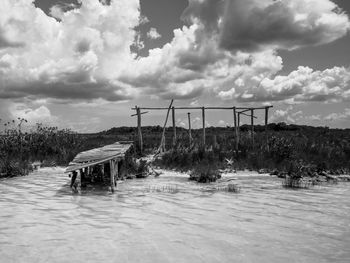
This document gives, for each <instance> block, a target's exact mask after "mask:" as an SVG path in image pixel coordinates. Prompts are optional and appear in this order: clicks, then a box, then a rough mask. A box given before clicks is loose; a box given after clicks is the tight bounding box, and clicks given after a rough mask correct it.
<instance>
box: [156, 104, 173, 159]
mask: <svg viewBox="0 0 350 263" xmlns="http://www.w3.org/2000/svg"><path fill="white" fill-rule="evenodd" d="M173 102H174V100H171V102H170V105H169V108H168V111H167V113H166V118H165V122H164V126H163V133H162V139H161V141H160V146H159V149H158V152H163V151H165V129H166V124H167V123H168V118H169V113H170V110H171V107H172V106H173Z"/></svg>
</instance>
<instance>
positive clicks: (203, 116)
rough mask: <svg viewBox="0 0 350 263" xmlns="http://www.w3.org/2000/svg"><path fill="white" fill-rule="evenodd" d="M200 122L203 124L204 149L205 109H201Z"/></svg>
mask: <svg viewBox="0 0 350 263" xmlns="http://www.w3.org/2000/svg"><path fill="white" fill-rule="evenodd" d="M202 122H203V148H204V149H205V108H204V107H202Z"/></svg>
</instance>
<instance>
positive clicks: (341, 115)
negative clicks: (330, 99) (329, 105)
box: [324, 108, 350, 121]
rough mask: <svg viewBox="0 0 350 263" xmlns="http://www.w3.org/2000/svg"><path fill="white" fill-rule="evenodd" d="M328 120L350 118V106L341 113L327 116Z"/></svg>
mask: <svg viewBox="0 0 350 263" xmlns="http://www.w3.org/2000/svg"><path fill="white" fill-rule="evenodd" d="M324 119H325V120H327V121H339V120H349V119H350V108H346V109H345V111H344V112H340V113H336V112H334V113H331V114H329V115H327V116H326V117H325V118H324Z"/></svg>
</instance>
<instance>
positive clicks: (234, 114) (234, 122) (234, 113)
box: [233, 107, 238, 153]
mask: <svg viewBox="0 0 350 263" xmlns="http://www.w3.org/2000/svg"><path fill="white" fill-rule="evenodd" d="M233 125H234V127H235V150H236V153H238V129H237V115H236V108H235V107H233Z"/></svg>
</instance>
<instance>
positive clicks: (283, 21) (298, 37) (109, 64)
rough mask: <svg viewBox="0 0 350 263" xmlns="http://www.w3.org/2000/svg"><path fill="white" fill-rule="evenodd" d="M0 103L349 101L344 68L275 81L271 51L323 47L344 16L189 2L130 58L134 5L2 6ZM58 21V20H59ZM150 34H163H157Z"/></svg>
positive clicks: (28, 0)
mask: <svg viewBox="0 0 350 263" xmlns="http://www.w3.org/2000/svg"><path fill="white" fill-rule="evenodd" d="M0 7H1V16H0V98H7V99H13V98H24V97H26V98H33V99H37V98H45V97H50V98H55V99H62V100H68V99H75V100H85V101H91V100H94V99H99V98H101V99H103V100H109V101H120V100H128V99H131V98H134V97H135V96H138V95H152V96H157V97H160V98H163V99H168V98H175V99H192V100H195V99H196V98H198V97H200V96H202V95H203V94H206V95H208V96H209V97H210V96H211V97H214V96H216V97H218V98H220V99H225V100H237V101H239V102H252V101H260V102H269V101H282V100H284V101H288V100H289V101H293V102H302V101H340V100H349V98H350V91H349V69H347V68H341V67H335V68H331V69H327V70H324V71H315V70H313V69H310V68H307V67H299V68H298V69H297V70H295V71H294V72H292V73H290V74H289V75H287V76H278V73H279V72H280V71H281V69H282V68H283V61H282V58H281V57H280V56H278V54H277V50H278V49H295V48H300V47H303V46H310V45H311V46H312V45H320V44H324V43H329V42H331V41H334V40H335V39H338V38H340V37H342V36H344V35H345V34H346V32H347V31H348V29H349V19H348V16H347V15H346V14H344V13H343V12H342V11H341V10H339V8H337V6H336V5H335V4H334V3H333V2H332V1H330V0H285V1H270V0H259V1H258V0H245V1H238V0H231V1H229V0H226V1H225V0H190V1H189V6H188V8H187V9H186V10H185V11H184V13H183V15H182V18H183V19H184V20H185V21H186V22H187V25H186V26H184V27H182V28H179V29H175V30H174V38H173V39H172V40H171V41H170V42H169V43H167V44H165V45H164V46H163V47H160V48H155V49H151V50H149V56H147V57H137V56H136V55H135V54H133V53H132V52H131V51H130V47H131V46H134V47H136V49H138V50H140V49H143V48H144V43H143V42H142V39H141V37H140V32H139V31H138V29H137V27H138V26H139V25H141V24H145V23H148V22H149V20H148V19H147V18H146V17H144V16H142V15H141V14H140V4H139V1H138V0H119V1H110V2H109V1H107V2H105V1H102V2H100V1H98V0H82V1H81V5H79V6H71V5H68V6H66V5H59V6H57V5H56V6H53V7H52V8H51V15H52V16H54V17H50V16H47V15H46V14H45V13H44V12H43V11H42V10H41V9H39V8H35V6H34V5H33V0H2V1H1V4H0ZM58 20H59V21H58ZM148 33H149V34H148V35H149V37H150V38H152V39H156V38H158V37H160V35H159V33H158V32H157V31H156V29H155V28H151V30H150V31H149V32H148Z"/></svg>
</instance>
